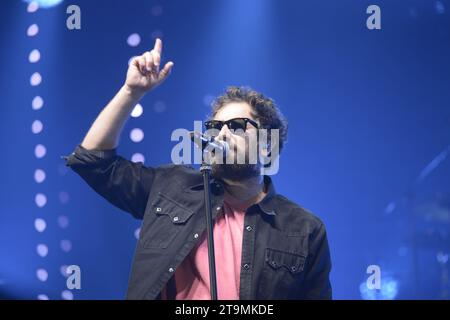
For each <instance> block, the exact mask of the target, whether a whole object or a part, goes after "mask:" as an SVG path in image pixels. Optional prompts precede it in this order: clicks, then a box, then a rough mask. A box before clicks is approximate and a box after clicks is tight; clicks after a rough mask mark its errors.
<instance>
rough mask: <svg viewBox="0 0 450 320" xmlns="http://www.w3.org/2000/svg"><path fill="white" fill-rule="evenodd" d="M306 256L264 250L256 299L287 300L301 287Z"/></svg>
mask: <svg viewBox="0 0 450 320" xmlns="http://www.w3.org/2000/svg"><path fill="white" fill-rule="evenodd" d="M305 262H306V256H305V255H302V254H299V253H293V252H289V251H287V250H286V251H283V250H278V249H272V248H266V250H265V256H264V266H263V268H262V272H261V277H260V280H259V283H258V290H257V297H256V298H257V299H263V300H265V299H288V298H289V297H290V296H291V295H292V293H293V292H294V290H296V288H298V287H299V286H301V285H302V279H303V277H304V273H303V271H304V268H305Z"/></svg>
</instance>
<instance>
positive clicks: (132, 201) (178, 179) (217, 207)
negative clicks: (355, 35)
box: [66, 39, 331, 300]
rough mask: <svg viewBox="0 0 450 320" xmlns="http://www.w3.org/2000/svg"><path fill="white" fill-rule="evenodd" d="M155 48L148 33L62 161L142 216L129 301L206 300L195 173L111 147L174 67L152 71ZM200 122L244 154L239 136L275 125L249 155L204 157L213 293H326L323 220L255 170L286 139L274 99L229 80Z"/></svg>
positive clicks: (157, 55)
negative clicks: (146, 45) (208, 174)
mask: <svg viewBox="0 0 450 320" xmlns="http://www.w3.org/2000/svg"><path fill="white" fill-rule="evenodd" d="M161 52H162V42H161V40H159V39H157V40H156V42H155V46H154V48H153V50H151V51H149V52H145V53H144V54H143V55H141V56H139V57H136V58H134V59H133V60H132V62H131V63H130V65H129V68H128V72H127V76H126V81H125V84H124V85H123V86H122V88H121V89H120V90H119V92H118V93H117V94H116V96H115V97H114V98H113V99H112V100H111V101H110V102H109V104H108V105H107V106H106V107H105V108H104V109H103V111H102V112H101V113H100V114H99V116H98V117H97V119H96V120H95V122H94V123H93V125H92V126H91V128H90V130H89V131H88V133H87V135H86V137H85V138H84V140H83V141H82V143H81V145H79V146H77V147H76V149H75V151H74V152H73V153H72V154H71V155H69V156H68V157H66V162H67V165H68V166H70V167H71V168H72V169H73V170H74V171H75V172H77V173H78V174H79V175H80V176H81V177H82V178H83V179H84V180H85V181H86V182H87V183H88V184H89V185H90V186H91V187H92V188H93V189H94V190H95V191H96V192H98V193H99V194H100V195H101V196H103V197H104V198H106V199H107V200H108V201H109V202H111V203H112V204H113V205H115V206H117V207H119V208H120V209H122V210H124V211H127V212H129V213H131V214H132V215H133V216H134V217H136V218H138V219H143V223H142V227H141V232H140V237H139V241H138V243H137V247H136V252H135V257H134V262H133V267H132V271H131V276H130V280H129V287H128V293H127V298H128V299H177V300H182V299H188V300H192V299H210V298H211V296H210V284H209V267H208V250H207V240H206V224H205V214H204V212H205V211H204V198H203V180H202V175H201V173H200V172H199V171H197V170H195V169H193V168H192V167H191V166H187V165H179V164H178V165H177V164H169V165H164V166H159V167H154V168H153V167H146V166H144V165H143V164H142V163H133V162H131V161H129V160H126V159H124V158H122V157H120V156H118V155H117V154H116V148H117V146H118V142H119V137H120V134H121V132H122V129H123V127H124V124H125V122H126V120H127V118H128V116H129V114H130V112H131V110H132V109H133V107H134V106H135V105H136V103H137V102H138V101H139V100H140V99H141V98H142V97H143V95H144V94H145V93H146V92H149V91H151V90H152V89H154V88H155V87H157V86H158V85H159V84H161V83H162V82H163V81H164V80H165V79H166V78H167V77H168V75H169V74H170V71H171V69H172V67H173V65H174V64H173V63H172V62H168V63H166V64H165V65H164V67H163V68H162V69H161V70H160V61H161ZM205 127H206V129H211V130H216V131H217V132H218V134H217V135H216V136H215V139H216V141H224V140H226V141H227V143H228V145H229V153H230V154H231V155H233V154H234V153H235V154H238V153H239V152H242V153H244V154H246V155H248V153H249V145H248V143H246V141H253V140H252V139H249V137H253V138H254V137H258V136H259V135H258V134H257V132H258V130H261V129H267V130H269V132H270V130H276V132H277V133H278V139H268V140H267V141H268V142H267V143H266V142H264V143H263V142H261V141H258V140H255V141H257V144H258V148H257V150H258V157H257V158H258V161H256V162H254V163H251V162H250V161H246V162H245V163H237V162H236V163H229V162H228V161H226V162H225V163H220V162H214V163H213V164H212V177H213V179H212V180H211V193H212V198H211V203H212V216H213V220H214V228H213V236H214V247H215V258H216V270H217V294H218V299H230V300H231V299H331V285H330V281H329V273H330V269H331V261H330V253H329V248H328V241H327V237H326V231H325V226H324V224H323V223H322V222H321V221H320V220H319V219H318V218H317V217H315V216H313V215H312V214H311V213H309V212H308V211H306V210H305V209H303V208H302V207H300V206H298V205H296V204H295V203H293V202H292V201H290V200H288V199H287V198H285V197H283V196H281V195H279V194H277V193H276V191H275V188H274V186H273V183H272V181H271V179H270V177H269V176H268V175H264V174H262V172H264V170H261V169H262V168H263V167H264V164H263V162H262V161H261V160H259V159H268V158H269V157H273V156H274V153H273V150H279V151H281V150H282V148H283V146H284V143H285V141H286V137H287V122H286V121H285V119H284V118H283V116H282V115H281V113H280V111H279V110H278V108H277V106H276V105H275V104H274V102H273V101H272V100H271V99H269V98H266V97H265V96H263V95H262V94H260V93H257V92H255V91H253V90H251V89H248V88H241V87H230V88H228V90H227V91H226V92H225V93H224V94H223V95H222V96H220V97H218V98H217V99H216V100H215V102H214V103H213V110H212V116H211V118H210V119H209V121H206V122H205ZM236 130H239V131H240V132H241V133H242V132H243V134H235V131H236ZM269 138H270V137H269ZM276 156H278V154H276ZM235 158H237V157H235ZM273 161H274V159H273V158H272V162H273ZM292 185H293V186H294V183H292Z"/></svg>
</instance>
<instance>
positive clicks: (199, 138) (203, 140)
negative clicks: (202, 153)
mask: <svg viewBox="0 0 450 320" xmlns="http://www.w3.org/2000/svg"><path fill="white" fill-rule="evenodd" d="M189 135H190V136H191V140H192V141H193V142H194V143H195V144H196V145H197V147H199V148H201V149H202V150H204V149H205V148H206V147H207V146H211V147H212V148H215V149H217V150H221V151H222V152H223V154H224V155H225V154H226V153H227V152H228V151H229V150H230V147H229V145H228V143H227V142H225V141H222V140H214V138H213V137H210V136H208V135H206V134H203V133H200V132H198V131H191V132H189Z"/></svg>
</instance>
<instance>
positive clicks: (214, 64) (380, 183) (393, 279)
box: [0, 0, 450, 299]
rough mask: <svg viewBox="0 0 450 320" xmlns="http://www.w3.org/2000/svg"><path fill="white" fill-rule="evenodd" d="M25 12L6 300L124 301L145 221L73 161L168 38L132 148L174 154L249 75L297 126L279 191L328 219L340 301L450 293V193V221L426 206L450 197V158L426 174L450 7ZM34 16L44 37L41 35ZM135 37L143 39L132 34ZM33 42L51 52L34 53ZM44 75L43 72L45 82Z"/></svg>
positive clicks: (2, 233)
mask: <svg viewBox="0 0 450 320" xmlns="http://www.w3.org/2000/svg"><path fill="white" fill-rule="evenodd" d="M70 4H76V5H78V6H79V7H80V8H81V26H82V28H81V30H68V29H67V28H66V19H67V17H68V14H66V8H67V6H68V5H70ZM371 4H376V5H378V6H379V7H380V8H381V19H382V20H381V30H368V29H367V27H366V19H367V17H368V16H369V15H368V14H367V13H366V8H367V7H368V6H369V5H371ZM27 6H28V4H27V3H25V2H23V1H6V2H4V3H3V5H2V8H1V10H0V12H1V13H0V15H1V18H0V34H1V37H0V41H1V48H2V49H1V50H0V66H1V69H0V70H1V71H0V74H1V78H0V108H1V109H0V110H1V118H0V123H1V125H0V137H1V147H2V157H1V166H0V174H1V177H2V183H1V190H0V191H1V192H0V215H1V216H0V297H5V298H20V299H24V298H26V299H36V298H38V297H39V298H49V299H122V298H124V296H125V292H126V287H127V280H128V275H129V272H130V266H131V261H132V257H133V251H134V247H135V244H136V237H135V233H136V230H137V229H138V228H139V221H136V220H134V219H133V218H132V217H130V216H128V215H127V214H126V213H123V212H121V211H120V210H118V209H116V208H114V207H112V206H111V205H110V204H108V203H107V202H106V201H105V200H104V199H102V198H101V197H99V196H98V195H97V194H95V193H94V192H93V191H92V190H91V189H90V188H89V187H88V186H87V185H86V184H85V183H84V182H83V181H82V180H81V179H80V178H79V177H78V176H77V175H76V174H74V173H73V172H71V171H69V170H67V168H65V166H64V161H63V160H62V159H61V158H60V156H62V155H67V154H69V153H70V152H72V150H73V149H74V148H75V146H76V145H77V144H78V143H80V142H81V140H82V138H83V136H84V134H85V133H86V131H87V130H88V128H89V126H90V124H91V123H92V121H93V120H94V119H95V117H96V115H97V114H98V113H99V112H100V111H101V109H102V108H103V107H104V106H105V105H106V103H107V102H108V101H109V100H110V99H111V98H112V96H113V95H114V94H115V92H116V91H117V90H118V89H119V88H120V86H121V85H122V83H123V81H124V77H125V73H126V69H127V64H128V60H129V59H130V58H131V57H133V56H134V55H138V54H141V53H143V52H144V51H146V50H149V49H151V48H152V46H153V42H154V39H155V37H161V38H162V39H163V42H164V56H163V59H164V61H168V59H170V60H172V61H174V62H175V66H174V68H173V72H172V75H171V76H170V78H169V79H168V80H167V81H166V82H165V83H164V84H163V85H162V86H161V87H159V88H157V89H156V90H155V91H153V92H151V93H150V94H148V95H147V96H146V97H145V98H144V99H143V100H142V101H141V105H142V107H143V114H142V115H141V116H140V117H136V118H135V117H132V118H130V120H129V122H128V123H127V126H126V128H125V130H124V133H123V136H122V139H121V145H120V147H119V153H120V154H121V155H123V156H124V157H127V158H131V157H132V155H133V154H135V153H137V152H139V153H141V154H142V155H143V156H144V157H145V164H146V165H158V164H163V163H168V162H170V152H171V149H172V147H173V146H174V145H175V143H174V142H171V141H170V135H171V133H172V131H173V130H174V129H176V128H187V129H191V128H193V121H194V120H203V119H205V116H206V115H207V114H208V112H209V106H208V105H209V103H210V102H211V99H212V98H213V97H214V96H216V95H218V94H220V93H221V92H222V91H223V90H224V89H225V88H226V87H227V86H229V85H246V86H250V87H252V88H254V89H256V90H258V91H261V92H263V93H265V94H266V95H268V96H270V97H272V98H274V99H275V101H276V102H277V103H278V104H279V106H280V107H281V109H282V111H283V112H284V114H285V115H286V117H287V119H288V120H289V136H288V140H289V141H288V144H287V145H286V148H285V150H284V152H283V154H282V156H281V164H280V172H279V174H278V175H277V176H275V177H274V181H275V186H276V189H277V191H278V192H279V193H281V194H283V195H285V196H287V197H288V198H290V199H292V200H293V201H295V202H297V203H299V204H300V205H302V206H304V207H305V208H307V209H309V210H311V211H312V212H314V213H315V214H316V215H317V216H319V217H320V218H321V219H322V220H323V221H324V222H325V224H326V226H327V230H328V237H329V243H330V247H331V253H332V261H333V270H332V274H331V280H332V285H333V289H334V297H335V298H336V299H362V298H365V299H368V298H385V299H389V298H395V299H418V298H427V299H440V298H444V299H448V298H449V290H450V288H449V283H448V262H447V260H448V253H449V246H450V243H449V242H450V241H449V237H448V233H449V217H448V214H449V213H448V212H449V210H450V209H449V206H450V202H449V203H447V205H448V206H442V208H444V209H442V208H441V207H440V208H441V211H439V212H440V213H441V216H440V218H436V215H437V214H436V213H435V212H436V210H435V211H426V210H428V209H424V210H425V211H426V212H425V213H423V210H422V211H420V210H419V209H417V208H418V207H420V208H422V207H423V206H427V205H428V206H429V205H430V203H436V201H437V200H436V199H437V198H439V199H441V200H442V197H444V199H445V194H447V195H448V193H449V191H450V179H449V178H450V164H449V162H450V161H449V160H448V159H446V158H445V156H446V155H447V154H446V153H445V152H444V153H443V154H441V158H440V160H442V161H441V162H440V163H438V164H439V165H438V166H437V167H436V168H435V170H433V171H432V172H431V173H430V174H429V175H428V176H427V177H426V178H424V179H419V180H417V179H418V177H419V174H420V173H421V172H422V170H423V169H424V168H425V167H426V166H427V165H428V164H429V163H430V162H431V161H432V160H433V159H434V158H435V157H436V156H437V155H438V154H439V153H441V152H442V151H443V150H446V148H447V146H448V145H449V144H450V105H449V102H450V60H449V57H450V42H449V39H450V16H449V13H450V2H449V1H444V0H442V1H420V0H411V1H381V0H377V1H375V2H373V1H350V0H343V1H263V0H245V1H237V0H227V1H219V0H216V1H206V0H192V1H181V0H170V1H169V0H151V1H150V0H149V1H144V0H130V1H118V0H115V1H106V0H99V1H87V0H75V1H71V2H70V3H69V2H66V1H64V2H62V3H60V4H59V5H56V6H54V7H51V8H48V9H44V8H39V9H38V10H37V11H36V12H27ZM32 24H36V25H37V26H38V27H39V32H38V33H37V34H36V35H35V36H27V30H28V31H29V32H31V33H32V31H30V30H29V26H30V25H32ZM134 33H137V34H139V36H140V42H139V44H138V45H137V46H130V45H129V44H127V39H128V38H129V36H130V35H132V34H134ZM132 39H133V37H132V38H131V40H132ZM34 49H38V50H39V52H40V59H38V61H36V62H35V63H30V62H29V55H30V52H31V51H32V50H34ZM35 72H39V74H40V75H41V78H42V81H41V82H40V83H39V84H38V85H34V86H32V85H30V77H31V76H32V74H33V73H35ZM35 84H36V83H35ZM36 96H40V97H42V99H43V102H44V103H43V106H42V107H40V104H39V102H38V100H34V99H35V97H36ZM33 100H34V102H35V104H34V107H33V106H32V101H33ZM36 120H39V121H40V123H41V124H43V129H42V130H40V127H41V125H40V124H39V122H35V121H36ZM33 123H34V125H33V126H32V124H33ZM32 127H33V128H32ZM134 128H140V129H142V130H143V132H144V134H145V137H144V139H143V140H142V141H141V142H139V143H135V142H133V141H131V140H130V132H131V130H132V129H134ZM33 131H34V132H35V133H33ZM39 144H41V145H42V146H44V147H45V149H46V153H45V156H43V157H41V158H37V157H36V155H35V151H36V146H37V145H39ZM41 149H42V148H37V151H36V152H38V153H39V152H40V150H41ZM438 160H439V159H438ZM36 169H41V170H42V171H39V172H38V173H36V172H35V170H36ZM42 172H45V180H43V181H42V182H39V183H38V182H37V181H41V180H42ZM36 175H37V178H36V179H35V176H36ZM39 177H40V178H39ZM36 195H38V196H36ZM43 199H45V200H43ZM447 200H448V198H447ZM445 208H447V209H445ZM416 209H417V210H416ZM430 210H431V209H430ZM445 210H447V211H445ZM415 212H419V213H417V214H416V213H415ZM428 212H431V213H429V214H428ZM427 214H428V215H427ZM413 216H414V217H413ZM36 219H42V220H38V221H37V220H36ZM43 222H45V226H46V227H45V228H44V230H42V225H43ZM37 229H40V230H41V231H42V232H39V231H38V230H37ZM436 230H437V231H436ZM433 232H434V233H433ZM436 233H438V234H439V236H438V237H437V240H436V236H435V234H436ZM417 234H419V235H418V236H417ZM422 236H423V238H424V239H425V240H423V241H421V240H420V239H422ZM418 238H420V239H419V240H418ZM429 239H431V240H430V241H428V240H429ZM447 241H449V242H447ZM39 245H41V246H39ZM47 251H48V252H47ZM72 264H76V265H79V266H80V267H81V273H82V288H81V290H72V291H68V290H67V288H66V279H65V277H64V276H63V274H62V272H61V268H62V266H65V265H72ZM369 265H379V266H380V267H381V271H382V279H383V280H382V281H385V282H384V283H385V284H386V286H384V287H383V289H382V290H378V291H377V292H367V290H364V289H363V287H364V285H363V286H361V284H365V281H366V279H367V278H368V276H369V275H368V274H367V273H366V268H367V267H368V266H369ZM38 270H39V271H38ZM445 272H447V280H446V282H445ZM44 279H45V280H44Z"/></svg>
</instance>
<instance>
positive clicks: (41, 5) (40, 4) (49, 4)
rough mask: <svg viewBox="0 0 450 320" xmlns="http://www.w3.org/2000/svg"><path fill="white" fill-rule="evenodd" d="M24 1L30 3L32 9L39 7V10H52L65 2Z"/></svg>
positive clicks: (54, 0)
mask: <svg viewBox="0 0 450 320" xmlns="http://www.w3.org/2000/svg"><path fill="white" fill-rule="evenodd" d="M24 1H25V2H27V3H29V4H30V5H31V6H32V7H36V5H37V6H38V7H39V8H51V7H54V6H57V5H58V4H60V3H61V2H63V0H24ZM31 12H33V11H31Z"/></svg>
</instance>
